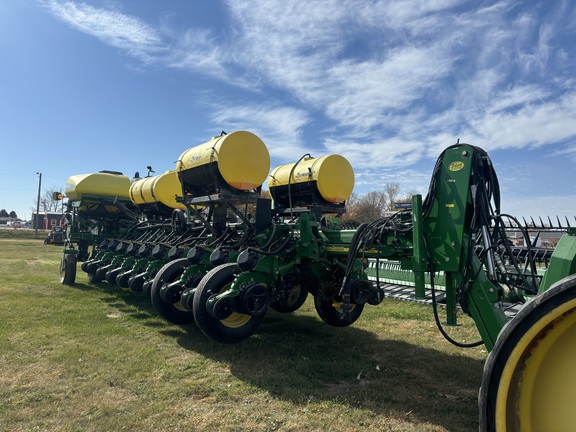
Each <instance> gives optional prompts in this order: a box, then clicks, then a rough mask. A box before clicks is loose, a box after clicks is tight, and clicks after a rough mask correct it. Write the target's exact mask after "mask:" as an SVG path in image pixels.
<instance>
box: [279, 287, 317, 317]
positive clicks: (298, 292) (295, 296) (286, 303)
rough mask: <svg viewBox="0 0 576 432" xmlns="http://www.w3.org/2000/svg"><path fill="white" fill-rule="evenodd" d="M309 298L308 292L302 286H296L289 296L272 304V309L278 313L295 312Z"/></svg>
mask: <svg viewBox="0 0 576 432" xmlns="http://www.w3.org/2000/svg"><path fill="white" fill-rule="evenodd" d="M307 298H308V291H307V290H306V288H304V287H303V286H302V285H301V284H298V285H294V286H293V287H292V289H291V290H290V291H289V292H288V295H287V296H285V297H282V298H281V299H279V300H276V301H273V302H271V303H270V307H271V308H272V309H274V310H275V311H276V312H282V313H291V312H295V311H297V310H298V309H300V307H301V306H302V305H303V304H304V302H305V301H306V299H307Z"/></svg>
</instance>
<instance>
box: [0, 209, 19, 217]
mask: <svg viewBox="0 0 576 432" xmlns="http://www.w3.org/2000/svg"><path fill="white" fill-rule="evenodd" d="M0 217H3V218H7V217H9V218H12V219H17V218H18V215H17V214H16V212H15V211H14V210H12V211H11V212H10V213H8V212H7V211H6V209H2V210H0Z"/></svg>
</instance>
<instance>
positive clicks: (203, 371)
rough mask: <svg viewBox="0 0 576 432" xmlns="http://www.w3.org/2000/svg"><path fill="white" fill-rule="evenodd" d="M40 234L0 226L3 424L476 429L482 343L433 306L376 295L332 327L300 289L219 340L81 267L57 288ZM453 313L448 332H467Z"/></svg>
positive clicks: (54, 266) (52, 256)
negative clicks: (290, 305)
mask: <svg viewBox="0 0 576 432" xmlns="http://www.w3.org/2000/svg"><path fill="white" fill-rule="evenodd" d="M21 232H24V231H21ZM32 234H33V232H32ZM42 239H43V236H40V235H39V239H37V240H34V238H33V235H32V236H31V237H30V236H28V237H26V236H24V235H23V234H20V235H18V236H14V234H12V231H10V234H9V235H8V234H7V232H5V230H0V311H1V314H2V326H0V430H3V431H44V430H47V431H78V430H82V431H119V430H128V431H132V430H134V431H139V432H143V431H156V430H192V431H193V430H220V431H275V430H279V431H327V430H351V431H356V430H368V429H370V430H379V431H475V430H477V429H478V423H477V401H476V398H477V393H478V387H479V385H480V380H481V376H482V367H483V362H484V359H485V357H486V353H485V351H484V350H483V349H482V348H474V349H471V350H462V349H459V348H455V347H453V346H452V345H450V344H449V343H448V342H446V341H445V340H444V339H443V338H442V336H441V335H440V334H439V332H438V331H437V329H436V328H435V325H434V322H433V316H432V310H431V308H430V307H427V306H423V305H418V304H411V303H405V302H398V301H394V300H385V302H384V303H383V304H381V305H379V306H376V307H368V306H367V307H366V308H365V310H364V313H363V315H362V316H361V317H360V319H359V320H358V321H357V322H356V323H355V324H354V325H353V326H351V327H348V328H333V327H330V326H328V325H326V324H324V323H323V322H322V321H321V320H320V319H319V318H318V317H317V315H316V313H315V311H314V307H313V304H312V302H311V301H310V299H309V300H308V301H307V303H306V304H305V305H304V307H303V308H301V309H300V310H299V311H297V312H296V313H294V314H289V315H283V314H279V313H275V312H269V313H268V314H267V317H266V319H265V321H264V323H263V325H262V327H261V328H260V330H259V332H258V333H257V334H256V335H255V336H253V337H252V338H250V339H249V340H247V341H245V342H244V343H242V344H239V345H233V346H227V345H219V344H217V343H214V342H212V341H210V340H208V339H207V338H206V337H205V336H204V335H203V334H202V333H201V332H200V331H199V330H198V329H197V328H195V327H194V326H185V327H180V326H175V325H171V324H169V323H167V322H165V321H164V320H162V319H161V318H159V317H158V316H156V315H155V314H154V312H153V310H152V308H151V305H150V302H149V301H148V300H147V299H145V298H143V297H142V296H140V295H138V294H136V293H133V292H131V291H129V290H124V289H121V288H118V287H116V286H110V285H108V284H106V283H102V284H99V285H91V284H88V283H87V282H86V276H85V274H84V273H82V272H81V271H80V269H78V276H77V284H76V285H75V286H73V287H68V286H63V285H60V283H59V278H58V266H59V260H60V256H61V252H62V248H61V246H51V245H44V244H43V243H42ZM462 321H463V324H462V325H460V326H458V327H456V328H449V329H448V330H449V331H450V332H451V334H452V335H453V337H455V338H457V339H458V340H460V341H462V340H467V341H469V342H470V341H472V340H474V339H476V338H477V334H476V330H475V327H474V325H473V323H472V322H471V321H470V320H468V319H464V320H462Z"/></svg>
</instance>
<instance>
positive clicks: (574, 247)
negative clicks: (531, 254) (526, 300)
mask: <svg viewBox="0 0 576 432" xmlns="http://www.w3.org/2000/svg"><path fill="white" fill-rule="evenodd" d="M574 273H576V228H570V229H569V230H568V234H565V235H563V236H562V238H560V241H559V242H558V246H556V249H554V253H553V254H552V258H551V259H550V265H549V266H548V270H546V273H545V274H544V277H543V278H542V283H541V284H540V288H539V291H538V292H539V293H540V294H541V293H543V292H544V291H546V290H547V289H548V288H550V287H551V286H552V284H554V283H555V282H557V281H559V280H560V279H563V278H565V277H566V276H569V275H571V274H574Z"/></svg>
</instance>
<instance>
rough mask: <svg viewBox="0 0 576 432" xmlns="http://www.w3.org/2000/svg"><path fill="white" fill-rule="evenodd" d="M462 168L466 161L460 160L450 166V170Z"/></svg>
mask: <svg viewBox="0 0 576 432" xmlns="http://www.w3.org/2000/svg"><path fill="white" fill-rule="evenodd" d="M462 168H464V162H460V161H456V162H452V163H451V164H450V166H449V167H448V169H449V170H450V171H460V170H461V169H462Z"/></svg>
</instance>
